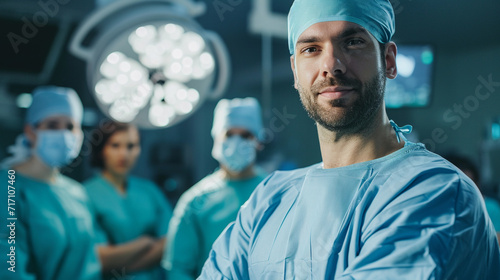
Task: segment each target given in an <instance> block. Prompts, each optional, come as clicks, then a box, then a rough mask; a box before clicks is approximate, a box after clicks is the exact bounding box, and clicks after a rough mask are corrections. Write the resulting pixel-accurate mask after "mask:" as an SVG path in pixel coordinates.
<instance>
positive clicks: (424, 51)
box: [385, 45, 434, 108]
mask: <svg viewBox="0 0 500 280" xmlns="http://www.w3.org/2000/svg"><path fill="white" fill-rule="evenodd" d="M396 65H397V68H398V76H397V77H396V79H393V80H391V79H387V83H386V90H385V103H386V106H387V108H401V107H425V106H427V105H428V104H429V101H430V98H431V88H432V77H433V76H432V70H433V66H434V51H433V49H432V47H431V46H429V45H398V54H397V56H396Z"/></svg>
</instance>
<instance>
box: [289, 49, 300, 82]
mask: <svg viewBox="0 0 500 280" xmlns="http://www.w3.org/2000/svg"><path fill="white" fill-rule="evenodd" d="M290 65H291V66H292V72H293V87H294V88H295V89H299V86H298V79H297V70H296V69H295V57H294V56H293V55H292V56H290Z"/></svg>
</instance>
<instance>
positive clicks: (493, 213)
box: [484, 196, 500, 232]
mask: <svg viewBox="0 0 500 280" xmlns="http://www.w3.org/2000/svg"><path fill="white" fill-rule="evenodd" d="M484 204H486V210H487V211H488V215H489V216H490V219H491V221H492V222H493V225H494V226H495V230H496V231H497V232H500V203H498V200H496V199H494V198H491V197H487V196H485V197H484Z"/></svg>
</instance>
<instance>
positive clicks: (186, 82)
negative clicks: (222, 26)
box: [70, 0, 230, 128]
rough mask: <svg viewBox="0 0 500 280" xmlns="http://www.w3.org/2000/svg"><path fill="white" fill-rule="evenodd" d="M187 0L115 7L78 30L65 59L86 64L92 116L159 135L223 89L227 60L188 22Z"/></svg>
mask: <svg viewBox="0 0 500 280" xmlns="http://www.w3.org/2000/svg"><path fill="white" fill-rule="evenodd" d="M204 12H205V4H204V3H201V2H193V1H190V0H144V1H141V0H135V1H130V0H129V1H116V2H114V3H112V4H109V5H107V6H105V7H103V8H102V9H99V10H97V11H96V12H94V13H93V14H91V15H90V16H89V17H88V18H87V19H85V20H84V22H83V23H82V24H81V25H80V26H79V27H78V28H77V30H76V31H75V33H74V36H73V38H72V39H71V42H70V52H71V53H72V54H74V55H75V56H77V57H79V58H82V59H84V60H86V61H87V80H88V83H89V88H90V90H91V92H92V94H93V96H94V98H95V100H96V102H97V104H98V106H99V108H100V109H101V110H102V111H103V112H104V113H105V114H106V115H107V116H109V117H111V118H112V119H114V120H116V121H120V122H131V123H135V124H136V125H138V126H140V127H142V128H162V127H167V126H171V125H173V124H176V123H178V122H180V121H182V120H183V119H185V118H186V117H187V116H189V115H190V114H192V113H193V112H194V111H195V110H196V109H197V108H199V106H200V105H201V104H202V103H203V102H204V101H205V100H206V99H207V98H212V99H217V98H219V97H220V96H221V95H222V94H223V93H224V90H225V88H226V87H227V84H228V80H229V73H230V70H229V68H230V63H229V56H228V52H227V50H226V48H225V45H224V43H223V42H222V40H221V39H220V37H219V36H218V35H217V34H216V33H214V32H211V31H207V30H204V29H202V28H201V27H200V26H199V25H198V24H197V23H196V22H195V21H194V19H193V18H194V17H196V16H199V15H201V14H203V13H204Z"/></svg>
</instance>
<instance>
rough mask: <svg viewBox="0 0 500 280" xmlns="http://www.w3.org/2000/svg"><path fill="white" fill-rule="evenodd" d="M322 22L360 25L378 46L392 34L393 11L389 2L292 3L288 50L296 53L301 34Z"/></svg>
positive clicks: (301, 0) (330, 0) (320, 0)
mask: <svg viewBox="0 0 500 280" xmlns="http://www.w3.org/2000/svg"><path fill="white" fill-rule="evenodd" d="M325 21H349V22H353V23H356V24H359V25H361V26H362V27H364V28H365V29H366V30H368V31H369V32H370V33H371V34H372V35H373V36H374V37H375V39H377V41H379V42H380V43H387V42H389V41H390V40H391V38H392V35H394V30H395V28H396V27H395V24H394V11H393V9H392V5H391V3H390V2H389V0H295V1H294V2H293V5H292V7H291V8H290V12H289V13H288V48H289V49H290V54H291V55H293V54H294V52H295V44H296V43H297V39H298V38H299V36H300V34H302V32H304V31H305V30H306V29H307V28H309V27H310V26H311V25H313V24H315V23H318V22H325Z"/></svg>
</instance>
